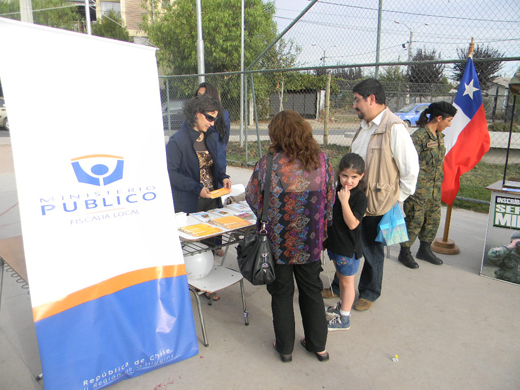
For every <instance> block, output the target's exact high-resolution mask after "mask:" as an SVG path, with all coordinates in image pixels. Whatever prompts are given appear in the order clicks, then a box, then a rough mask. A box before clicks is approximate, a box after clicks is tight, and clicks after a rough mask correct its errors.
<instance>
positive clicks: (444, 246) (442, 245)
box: [431, 37, 475, 255]
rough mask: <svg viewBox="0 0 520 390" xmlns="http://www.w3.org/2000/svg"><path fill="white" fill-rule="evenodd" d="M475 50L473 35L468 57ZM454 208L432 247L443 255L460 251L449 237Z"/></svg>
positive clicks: (448, 212) (448, 209)
mask: <svg viewBox="0 0 520 390" xmlns="http://www.w3.org/2000/svg"><path fill="white" fill-rule="evenodd" d="M474 50H475V39H474V38H473V37H471V43H470V44H469V50H468V57H472V56H473V51H474ZM452 209H453V204H449V205H448V208H447V210H446V220H445V221H444V235H443V236H442V239H440V238H437V239H436V240H435V241H434V242H433V244H432V246H431V248H432V250H433V251H434V252H437V253H442V254H443V255H457V254H459V253H460V249H459V247H458V246H457V245H456V244H455V242H454V241H453V240H450V239H449V238H448V236H449V232H450V224H451V211H452Z"/></svg>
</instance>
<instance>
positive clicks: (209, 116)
mask: <svg viewBox="0 0 520 390" xmlns="http://www.w3.org/2000/svg"><path fill="white" fill-rule="evenodd" d="M202 115H204V116H205V117H206V119H207V121H208V122H215V121H216V120H217V118H218V116H211V115H209V114H206V113H205V112H203V113H202Z"/></svg>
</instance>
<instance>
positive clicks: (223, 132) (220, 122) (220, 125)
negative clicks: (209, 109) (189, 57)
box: [194, 82, 229, 141]
mask: <svg viewBox="0 0 520 390" xmlns="http://www.w3.org/2000/svg"><path fill="white" fill-rule="evenodd" d="M201 88H206V92H204V94H205V95H209V96H211V97H212V98H213V99H215V100H216V101H217V102H219V103H220V108H219V109H218V112H219V115H218V118H217V120H216V121H215V130H216V131H217V134H218V136H219V137H220V140H221V141H224V140H226V139H228V138H229V134H227V126H226V121H225V120H224V107H222V103H221V101H220V93H219V92H218V89H217V87H215V86H214V85H213V84H210V83H207V82H203V83H200V84H199V86H198V87H197V90H196V91H195V95H194V96H198V93H199V89H201Z"/></svg>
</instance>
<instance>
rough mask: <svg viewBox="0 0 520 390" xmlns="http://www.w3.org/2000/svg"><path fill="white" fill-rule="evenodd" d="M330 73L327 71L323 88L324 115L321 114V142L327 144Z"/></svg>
mask: <svg viewBox="0 0 520 390" xmlns="http://www.w3.org/2000/svg"><path fill="white" fill-rule="evenodd" d="M331 78H332V74H331V73H330V72H329V73H327V86H326V90H325V115H324V116H323V144H324V145H328V144H329V114H330V80H331Z"/></svg>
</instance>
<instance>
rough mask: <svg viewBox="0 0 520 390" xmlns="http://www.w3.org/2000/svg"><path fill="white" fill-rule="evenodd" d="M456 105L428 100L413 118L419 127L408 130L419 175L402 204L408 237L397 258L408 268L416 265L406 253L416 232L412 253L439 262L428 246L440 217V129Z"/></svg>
mask: <svg viewBox="0 0 520 390" xmlns="http://www.w3.org/2000/svg"><path fill="white" fill-rule="evenodd" d="M456 113H457V109H456V108H455V107H453V106H452V105H451V104H449V103H446V102H437V103H432V104H430V105H429V106H428V108H427V109H426V110H424V111H423V112H422V114H421V116H420V117H419V120H418V121H417V124H418V125H419V129H418V130H416V131H415V132H414V133H413V134H412V141H413V144H414V145H415V149H417V154H418V155H419V166H420V170H419V178H418V179H417V187H416V189H415V194H413V195H411V196H409V197H408V198H407V199H406V200H405V201H404V205H403V209H404V213H405V222H406V228H407V229H408V238H409V241H407V242H403V243H401V251H400V253H399V257H398V260H399V261H400V262H401V263H403V264H404V265H405V266H406V267H408V268H419V264H417V262H416V261H415V260H414V258H413V256H412V254H411V253H410V247H411V246H412V245H413V243H414V242H415V239H416V238H417V236H419V240H420V242H421V244H420V247H419V250H418V252H417V254H416V257H417V258H418V259H421V260H426V261H428V262H430V263H432V264H435V265H441V264H442V260H441V259H439V258H438V257H437V256H435V254H434V253H433V252H432V250H431V243H432V241H433V239H434V238H435V235H436V234H437V229H438V228H439V224H440V221H441V185H442V179H443V178H444V173H443V170H442V165H443V163H444V156H445V154H446V147H445V146H444V134H442V131H443V130H444V129H445V128H447V127H449V126H450V125H451V120H452V119H453V117H454V116H455V114H456Z"/></svg>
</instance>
